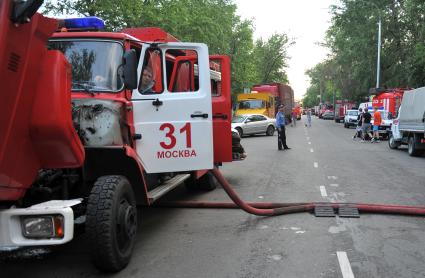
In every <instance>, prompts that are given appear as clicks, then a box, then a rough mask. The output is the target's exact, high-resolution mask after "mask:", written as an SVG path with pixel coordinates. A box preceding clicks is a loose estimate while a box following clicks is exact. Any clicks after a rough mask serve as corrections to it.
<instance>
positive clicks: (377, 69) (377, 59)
mask: <svg viewBox="0 0 425 278" xmlns="http://www.w3.org/2000/svg"><path fill="white" fill-rule="evenodd" d="M378 12H379V10H378ZM380 71H381V15H379V21H378V57H377V58H376V88H379V78H380Z"/></svg>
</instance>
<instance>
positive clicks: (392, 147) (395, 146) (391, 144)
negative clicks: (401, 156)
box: [388, 134, 400, 150]
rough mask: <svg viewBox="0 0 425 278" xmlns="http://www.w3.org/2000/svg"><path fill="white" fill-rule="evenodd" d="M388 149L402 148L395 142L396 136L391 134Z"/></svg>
mask: <svg viewBox="0 0 425 278" xmlns="http://www.w3.org/2000/svg"><path fill="white" fill-rule="evenodd" d="M388 147H390V149H392V150H395V149H397V148H398V147H400V143H399V142H397V141H395V140H394V136H393V135H392V134H390V137H389V138H388Z"/></svg>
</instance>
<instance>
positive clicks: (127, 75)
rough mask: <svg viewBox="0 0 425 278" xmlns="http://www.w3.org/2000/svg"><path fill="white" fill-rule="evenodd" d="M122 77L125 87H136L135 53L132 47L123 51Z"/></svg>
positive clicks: (131, 88)
mask: <svg viewBox="0 0 425 278" xmlns="http://www.w3.org/2000/svg"><path fill="white" fill-rule="evenodd" d="M122 78H123V80H124V85H125V88H126V89H130V90H133V89H136V88H137V55H136V50H134V49H130V50H127V51H126V52H125V53H124V56H123V75H122Z"/></svg>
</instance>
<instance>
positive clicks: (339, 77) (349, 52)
mask: <svg viewBox="0 0 425 278" xmlns="http://www.w3.org/2000/svg"><path fill="white" fill-rule="evenodd" d="M331 11H332V21H331V26H330V27H329V29H328V30H327V35H326V42H325V44H326V46H328V47H329V48H330V50H331V53H332V54H331V55H330V57H328V59H327V60H326V61H325V62H323V63H324V64H328V65H330V66H331V68H332V70H331V71H330V74H329V70H328V72H327V73H326V74H325V73H323V74H321V76H326V78H325V79H317V78H314V76H313V75H312V74H313V73H316V75H317V72H318V71H322V70H324V68H323V67H322V65H323V63H321V64H318V65H316V66H315V67H314V68H313V69H311V70H310V71H308V72H307V74H308V75H309V76H310V78H311V80H312V83H311V87H310V89H309V90H308V91H307V93H306V95H305V100H306V101H310V100H311V99H314V97H316V96H315V94H316V95H317V94H319V93H318V91H317V88H319V86H318V84H319V82H320V80H322V82H323V81H324V80H327V82H330V83H331V84H332V86H331V87H330V88H332V89H333V90H335V91H336V92H337V93H338V94H339V95H340V96H341V97H342V98H347V99H351V100H357V101H363V100H364V99H365V97H367V96H368V95H369V91H370V88H375V87H376V66H377V39H378V27H377V22H378V21H379V18H381V22H382V47H381V65H380V84H379V85H380V87H420V86H424V85H425V40H424V39H425V18H424V14H425V2H424V1H423V0H340V5H337V6H332V7H331ZM328 89H329V88H327V89H326V91H325V92H324V98H325V99H324V100H329V99H327V97H328V96H329V95H330V94H332V93H333V92H329V91H327V90H328ZM316 99H317V97H316Z"/></svg>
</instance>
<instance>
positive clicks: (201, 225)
mask: <svg viewBox="0 0 425 278" xmlns="http://www.w3.org/2000/svg"><path fill="white" fill-rule="evenodd" d="M353 134H354V129H349V130H348V129H345V128H343V127H342V125H341V124H337V123H334V122H333V121H325V120H319V119H316V118H313V126H312V127H311V128H306V127H304V126H303V125H302V121H299V122H298V125H297V126H296V127H288V128H287V137H288V139H287V142H288V145H289V146H290V147H291V148H292V149H291V150H288V151H278V150H277V142H276V140H277V136H276V135H275V136H273V137H268V136H262V135H261V136H260V135H259V136H252V137H245V138H243V139H242V144H243V145H244V147H245V148H246V150H247V152H248V158H247V159H246V160H245V161H242V162H235V163H230V164H228V165H225V166H224V167H223V168H222V172H223V174H224V175H225V177H226V178H227V179H228V180H229V182H230V183H231V184H232V185H233V187H234V188H235V190H236V191H237V192H238V193H239V194H240V196H241V197H242V198H243V199H245V200H248V201H274V202H309V201H333V202H359V203H360V202H361V203H385V204H404V205H422V206H424V204H425V171H424V170H425V157H419V158H415V157H410V156H408V154H407V150H406V148H401V149H400V150H390V149H389V148H388V145H387V142H386V141H383V142H381V143H377V144H371V143H360V142H357V141H353V140H352V135H353ZM170 198H175V199H188V200H205V201H207V200H208V201H227V200H229V199H228V197H227V196H226V195H225V193H224V191H223V190H222V189H221V188H218V189H216V190H214V191H212V192H208V193H197V194H195V193H192V194H187V193H186V191H185V190H184V189H183V188H181V189H180V188H179V189H177V190H176V191H175V192H173V194H172V196H170ZM139 215H140V217H139V222H140V223H141V225H140V227H139V230H138V241H137V244H136V247H135V250H134V254H133V258H132V261H131V263H130V264H129V266H128V267H127V268H126V269H125V270H123V271H122V272H120V273H118V274H116V275H111V276H113V277H152V278H153V277H158V278H165V277H167V278H168V277H170V278H171V277H196V278H198V277H220V278H224V277H244V278H245V277H252V278H254V277H255V278H260V277H267V278H269V277H289V278H292V277H294V278H301V277H308V278H311V277H343V278H346V277H365V278H366V277H368V278H369V277H386V278H388V277H397V278H400V277H406V278H407V277H425V264H424V262H425V248H424V247H425V233H424V231H425V221H424V218H423V217H410V216H394V215H374V214H361V217H360V218H340V217H338V216H337V217H333V218H318V217H315V216H313V215H312V214H309V213H298V214H291V215H285V216H277V217H258V216H253V215H248V214H247V213H245V212H243V211H241V210H225V209H165V208H149V209H147V208H146V209H140V210H139ZM86 245H87V240H86V238H85V237H84V236H80V237H78V238H76V239H75V240H74V241H73V242H71V243H70V244H67V245H65V246H61V247H58V248H55V249H54V250H51V251H50V252H48V253H46V254H40V255H39V256H34V255H32V256H27V257H25V258H22V257H20V258H17V259H10V260H8V261H7V262H5V263H1V264H0V276H1V277H32V278H36V277H43V278H47V277H97V276H101V274H100V273H99V272H98V271H97V270H96V269H95V268H94V267H93V266H92V265H91V264H90V260H89V257H88V253H87V251H86V250H85V246H86Z"/></svg>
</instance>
